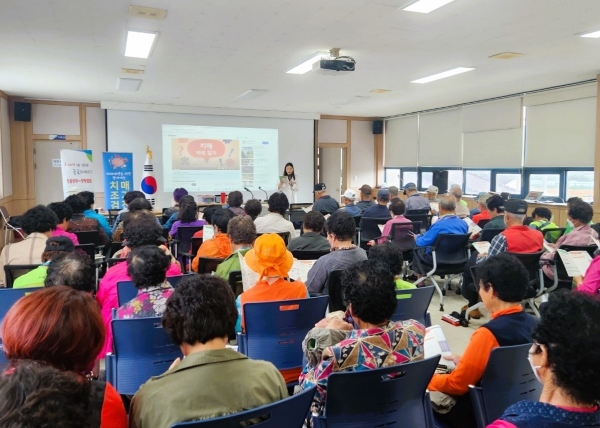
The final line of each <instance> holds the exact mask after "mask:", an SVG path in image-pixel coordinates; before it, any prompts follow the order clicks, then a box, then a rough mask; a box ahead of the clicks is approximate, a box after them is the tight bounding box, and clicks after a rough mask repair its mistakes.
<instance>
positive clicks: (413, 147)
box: [383, 116, 419, 168]
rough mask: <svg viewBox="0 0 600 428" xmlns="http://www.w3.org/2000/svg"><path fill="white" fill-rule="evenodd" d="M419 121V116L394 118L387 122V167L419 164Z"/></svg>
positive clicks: (385, 158)
mask: <svg viewBox="0 0 600 428" xmlns="http://www.w3.org/2000/svg"><path fill="white" fill-rule="evenodd" d="M418 147H419V121H418V117H417V116H410V117H403V118H400V119H392V120H388V121H386V122H385V147H384V160H383V165H384V166H385V167H388V168H389V167H392V168H393V167H398V166H400V167H401V166H404V167H407V166H410V167H416V166H417V150H418Z"/></svg>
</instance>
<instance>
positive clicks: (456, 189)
mask: <svg viewBox="0 0 600 428" xmlns="http://www.w3.org/2000/svg"><path fill="white" fill-rule="evenodd" d="M450 193H451V194H452V195H454V196H455V197H456V198H457V199H460V198H462V195H463V193H462V189H461V188H460V187H453V188H452V189H450Z"/></svg>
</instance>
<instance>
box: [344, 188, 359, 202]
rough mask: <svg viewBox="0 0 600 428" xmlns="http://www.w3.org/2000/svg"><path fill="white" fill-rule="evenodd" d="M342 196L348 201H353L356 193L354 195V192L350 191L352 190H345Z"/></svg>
mask: <svg viewBox="0 0 600 428" xmlns="http://www.w3.org/2000/svg"><path fill="white" fill-rule="evenodd" d="M342 196H343V197H344V198H346V199H350V200H355V199H356V193H354V190H352V189H348V190H346V191H345V192H344V194H343V195H342Z"/></svg>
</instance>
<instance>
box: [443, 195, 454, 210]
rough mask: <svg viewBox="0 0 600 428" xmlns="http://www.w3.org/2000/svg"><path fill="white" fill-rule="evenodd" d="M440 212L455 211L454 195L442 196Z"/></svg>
mask: <svg viewBox="0 0 600 428" xmlns="http://www.w3.org/2000/svg"><path fill="white" fill-rule="evenodd" d="M440 210H444V211H451V212H454V211H455V210H456V198H455V197H454V195H444V196H442V197H441V198H440Z"/></svg>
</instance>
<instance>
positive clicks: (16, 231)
mask: <svg viewBox="0 0 600 428" xmlns="http://www.w3.org/2000/svg"><path fill="white" fill-rule="evenodd" d="M0 215H2V220H4V245H7V244H8V243H9V240H8V234H9V230H12V231H13V233H14V234H15V236H16V235H17V234H18V235H20V236H21V238H22V239H25V235H24V234H23V232H22V230H21V228H19V227H15V226H14V225H12V224H10V220H11V217H10V214H8V210H7V209H6V207H5V206H4V205H2V206H0Z"/></svg>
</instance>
